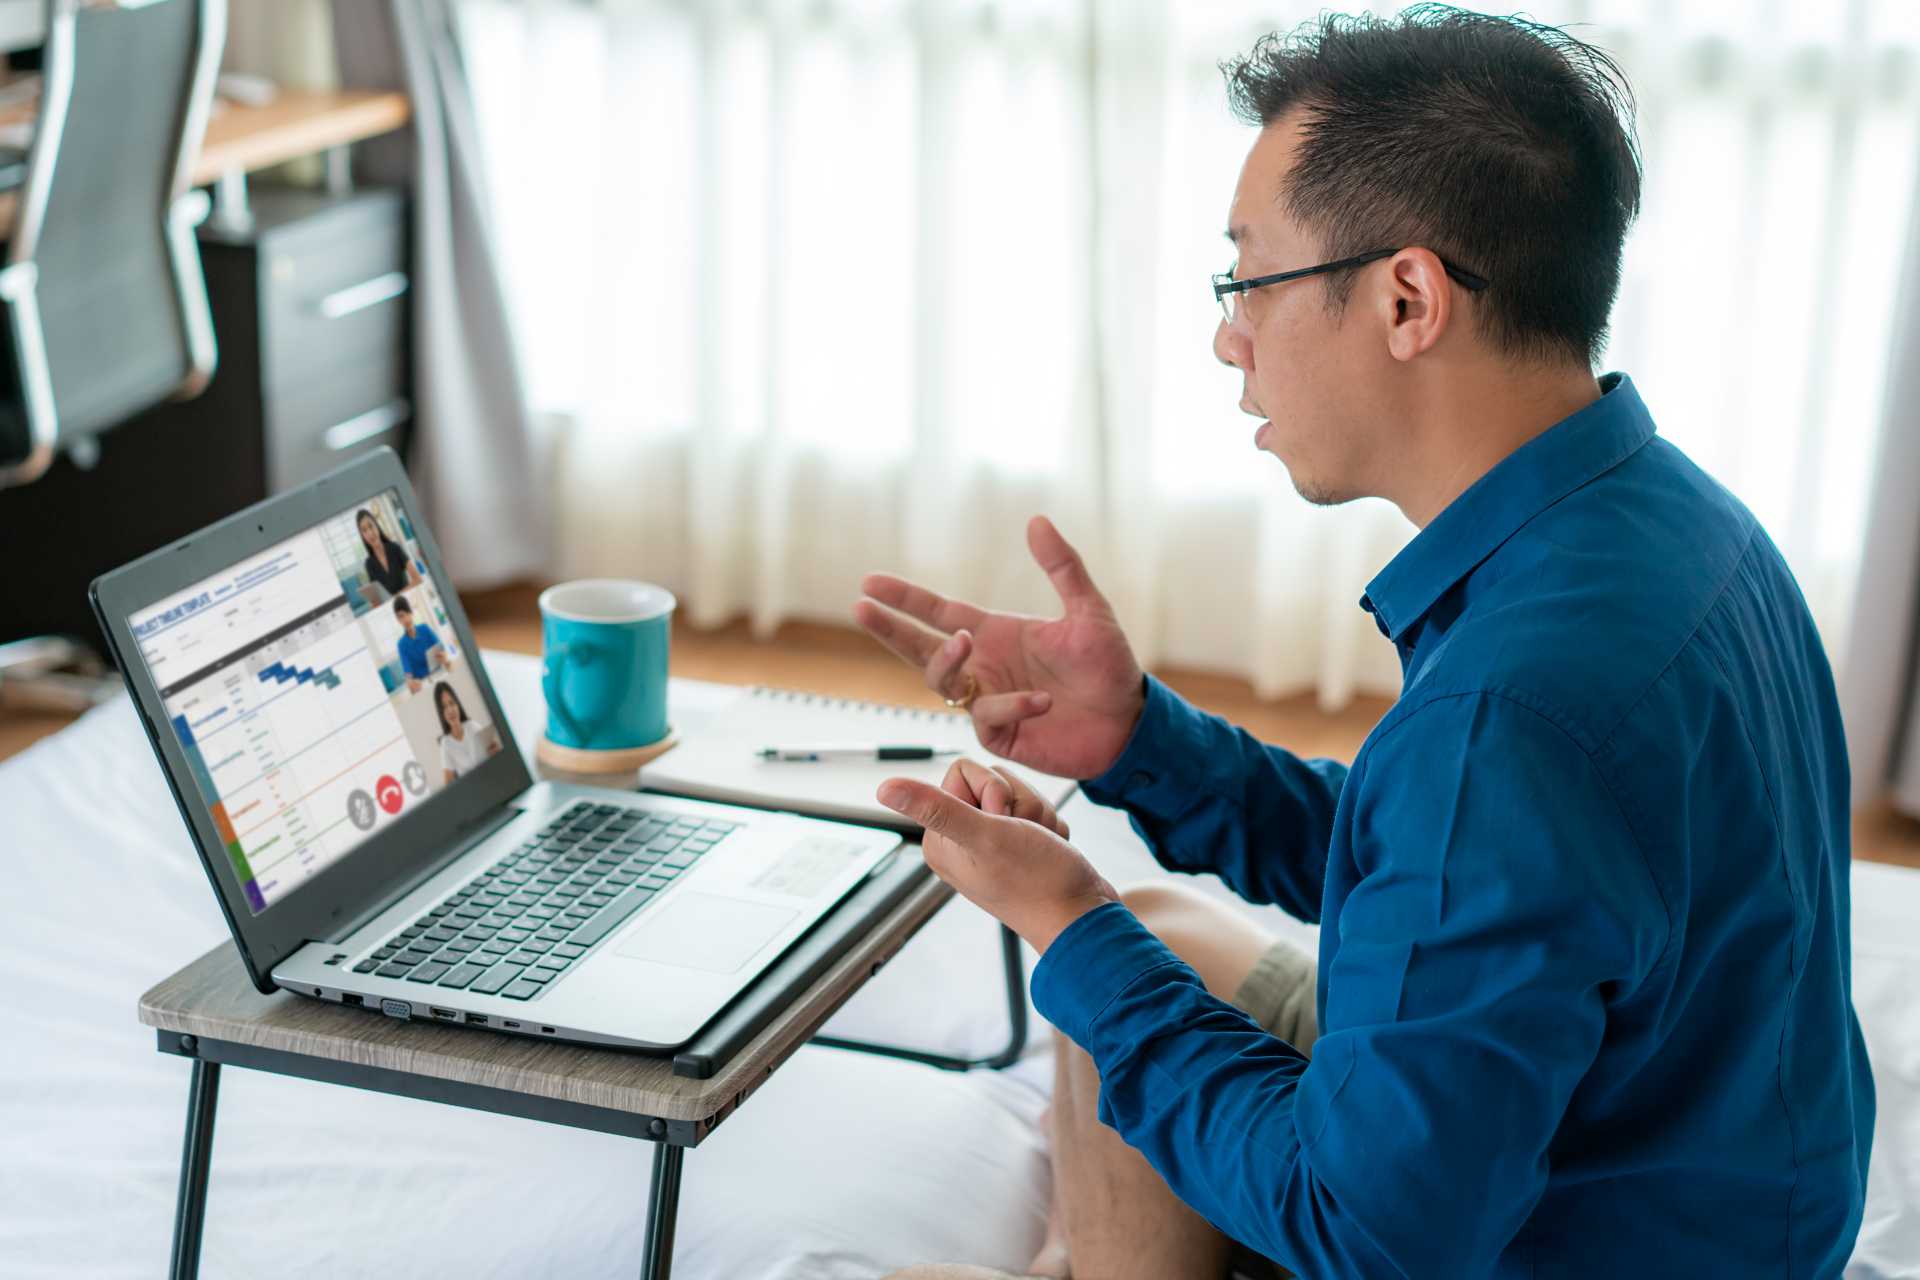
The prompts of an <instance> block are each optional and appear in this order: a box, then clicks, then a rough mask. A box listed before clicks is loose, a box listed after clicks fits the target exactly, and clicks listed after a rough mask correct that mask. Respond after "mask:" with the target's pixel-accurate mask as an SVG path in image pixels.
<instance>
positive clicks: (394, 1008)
mask: <svg viewBox="0 0 1920 1280" xmlns="http://www.w3.org/2000/svg"><path fill="white" fill-rule="evenodd" d="M380 1012H382V1013H384V1014H386V1015H387V1016H388V1017H389V1018H400V1019H402V1020H405V1019H407V1018H411V1017H412V1016H413V1006H412V1005H410V1004H408V1003H407V1002H406V1001H405V1000H382V1001H381V1002H380Z"/></svg>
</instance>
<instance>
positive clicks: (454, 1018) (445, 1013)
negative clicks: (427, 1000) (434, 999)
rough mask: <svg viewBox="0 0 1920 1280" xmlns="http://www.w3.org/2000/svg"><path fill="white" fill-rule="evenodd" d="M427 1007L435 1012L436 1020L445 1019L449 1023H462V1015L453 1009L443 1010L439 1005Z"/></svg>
mask: <svg viewBox="0 0 1920 1280" xmlns="http://www.w3.org/2000/svg"><path fill="white" fill-rule="evenodd" d="M427 1007H428V1008H430V1009H432V1010H433V1016H434V1017H436V1018H445V1019H446V1020H447V1021H448V1022H458V1021H460V1015H459V1014H457V1013H455V1012H454V1011H453V1010H451V1009H442V1008H440V1007H438V1006H437V1005H428V1006H427Z"/></svg>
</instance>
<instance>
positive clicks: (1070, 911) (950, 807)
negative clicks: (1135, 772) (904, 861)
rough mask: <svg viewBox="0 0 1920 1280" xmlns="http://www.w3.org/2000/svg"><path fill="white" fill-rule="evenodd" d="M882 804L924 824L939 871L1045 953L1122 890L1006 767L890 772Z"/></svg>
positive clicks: (926, 848)
mask: <svg viewBox="0 0 1920 1280" xmlns="http://www.w3.org/2000/svg"><path fill="white" fill-rule="evenodd" d="M876 794H877V796H878V798H879V801H880V803H881V804H884V805H886V806H887V807H888V808H889V809H892V810H894V811H896V812H898V813H902V814H905V815H906V816H907V817H909V818H912V819H913V820H914V821H915V822H918V823H919V824H920V825H921V826H923V827H925V828H926V835H925V837H924V839H923V840H922V842H921V853H922V855H923V856H924V857H925V858H926V860H927V866H929V867H931V868H932V869H933V872H934V874H935V875H937V876H939V877H940V878H941V879H942V880H945V881H946V882H947V883H948V884H950V885H952V886H953V887H954V889H955V890H956V891H958V892H959V893H960V894H961V896H963V897H965V898H966V899H967V900H968V901H970V902H972V903H974V904H975V905H977V906H979V907H980V909H981V910H983V911H985V912H987V913H988V914H989V915H991V916H993V917H994V918H996V919H998V920H999V921H1001V922H1002V923H1003V924H1005V925H1006V926H1007V927H1008V928H1010V929H1012V930H1013V931H1014V932H1015V933H1017V934H1019V935H1020V936H1021V937H1022V938H1025V939H1026V940H1027V941H1028V942H1029V943H1031V944H1032V945H1033V949H1034V950H1035V951H1038V952H1039V953H1041V954H1042V955H1045V954H1046V950H1047V948H1048V946H1050V945H1051V944H1052V942H1053V940H1054V939H1055V938H1056V937H1058V936H1059V934H1060V931H1061V930H1062V929H1064V928H1066V927H1067V926H1068V925H1069V924H1072V923H1073V922H1074V920H1076V919H1078V918H1079V917H1080V916H1081V915H1082V914H1083V913H1085V912H1088V911H1091V910H1092V909H1093V908H1095V907H1097V906H1099V905H1100V904H1101V903H1103V902H1118V901H1119V900H1120V895H1119V894H1118V893H1117V892H1116V891H1115V890H1114V887H1113V886H1112V885H1111V884H1109V883H1108V882H1107V880H1106V878H1105V877H1104V876H1102V875H1101V874H1100V873H1099V872H1098V871H1095V870H1094V869H1093V864H1092V863H1090V862H1088V861H1087V860H1086V858H1085V857H1084V856H1082V855H1081V853H1080V851H1079V850H1078V849H1075V848H1074V847H1073V846H1072V845H1070V844H1068V843H1067V841H1066V834H1067V824H1066V823H1064V822H1062V821H1061V820H1060V818H1059V816H1058V815H1057V814H1055V813H1054V811H1053V806H1051V805H1049V804H1048V803H1047V802H1046V801H1045V800H1043V799H1041V797H1040V796H1038V795H1036V794H1035V793H1034V792H1033V791H1032V790H1031V789H1030V788H1029V787H1028V786H1027V785H1026V784H1025V783H1023V782H1021V781H1020V780H1019V779H1018V778H1017V777H1015V776H1014V775H1013V774H1012V773H1011V772H1009V771H1008V770H1005V769H994V768H989V767H988V766H986V765H983V764H980V763H979V762H977V761H974V760H966V759H961V760H956V761H954V763H953V766H952V768H950V769H948V770H947V776H946V778H945V780H944V781H942V783H941V784H940V786H938V787H932V786H928V785H927V784H926V783H924V782H917V781H915V780H913V779H911V778H888V779H887V780H886V781H885V782H883V783H881V784H880V788H879V791H878V792H877V793H876Z"/></svg>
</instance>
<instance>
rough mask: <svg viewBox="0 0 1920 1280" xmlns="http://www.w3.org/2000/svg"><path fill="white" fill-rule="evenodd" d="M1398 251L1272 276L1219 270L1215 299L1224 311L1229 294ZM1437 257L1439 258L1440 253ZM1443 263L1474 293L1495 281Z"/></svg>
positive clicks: (1357, 264) (1359, 263)
mask: <svg viewBox="0 0 1920 1280" xmlns="http://www.w3.org/2000/svg"><path fill="white" fill-rule="evenodd" d="M1398 252H1400V250H1398V249H1375V250H1374V251H1373V252H1372V253H1362V254H1359V255H1357V256H1355V257H1352V258H1341V259H1340V260H1338V261H1337V262H1323V263H1321V264H1320V265H1319V266H1317V267H1299V268H1297V269H1295V270H1293V271H1280V272H1276V273H1275V274H1273V275H1270V276H1253V277H1251V278H1249V279H1246V280H1235V279H1234V278H1233V272H1232V271H1231V270H1228V271H1217V272H1215V273H1214V276H1213V298H1214V301H1216V302H1218V303H1219V304H1220V306H1221V308H1222V310H1223V311H1224V310H1225V308H1226V306H1227V295H1228V294H1230V293H1245V292H1247V291H1248V290H1250V289H1259V288H1263V287H1264V286H1266V285H1270V284H1280V283H1282V282H1284V281H1287V280H1299V279H1301V278H1303V277H1305V276H1317V275H1321V274H1323V273H1325V272H1328V271H1340V270H1343V269H1345V268H1347V267H1363V266H1365V265H1366V264H1367V263H1369V262H1378V261H1379V260H1380V259H1382V258H1391V257H1392V256H1393V255H1394V254H1396V253H1398ZM1435 256H1436V257H1437V256H1438V255H1435ZM1440 265H1441V266H1442V267H1444V268H1446V272H1447V274H1448V275H1449V276H1452V277H1453V278H1454V279H1455V280H1457V281H1459V282H1460V285H1461V287H1463V288H1466V289H1471V290H1473V291H1474V292H1475V293H1478V292H1479V291H1480V290H1482V289H1484V288H1486V287H1487V286H1488V285H1489V284H1490V283H1492V282H1491V281H1489V280H1488V279H1487V278H1486V277H1485V276H1482V275H1477V274H1475V273H1474V272H1471V271H1468V270H1467V269H1466V268H1465V267H1457V266H1455V265H1454V264H1453V263H1451V262H1448V261H1447V260H1446V259H1445V258H1441V259H1440ZM1228 320H1229V321H1231V320H1232V317H1231V316H1229V317H1228Z"/></svg>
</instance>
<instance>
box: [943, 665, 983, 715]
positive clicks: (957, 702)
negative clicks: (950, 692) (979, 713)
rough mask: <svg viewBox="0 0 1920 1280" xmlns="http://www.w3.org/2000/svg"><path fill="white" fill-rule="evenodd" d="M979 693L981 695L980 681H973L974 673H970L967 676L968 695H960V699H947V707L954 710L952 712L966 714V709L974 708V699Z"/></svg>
mask: <svg viewBox="0 0 1920 1280" xmlns="http://www.w3.org/2000/svg"><path fill="white" fill-rule="evenodd" d="M977 693H979V681H977V679H973V672H968V674H966V693H964V695H960V697H958V699H947V706H948V708H952V710H956V712H964V710H966V708H970V706H973V697H975V695H977Z"/></svg>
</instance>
